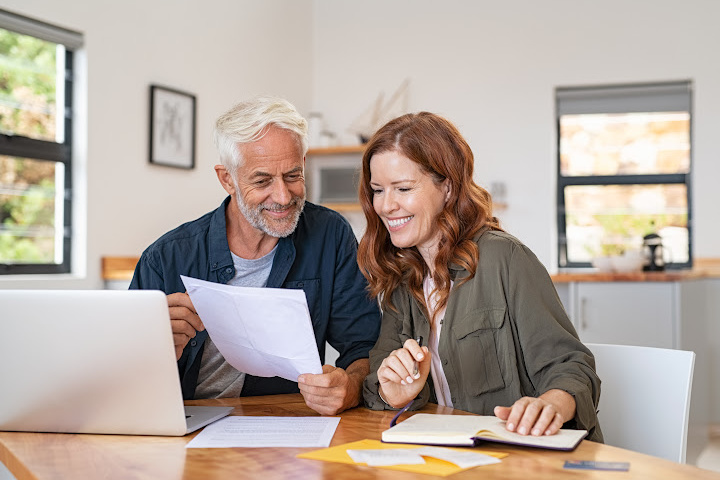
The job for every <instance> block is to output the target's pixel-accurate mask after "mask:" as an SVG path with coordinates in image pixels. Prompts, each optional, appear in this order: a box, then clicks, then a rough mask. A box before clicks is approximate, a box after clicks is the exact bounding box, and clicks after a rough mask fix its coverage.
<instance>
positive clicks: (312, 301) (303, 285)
mask: <svg viewBox="0 0 720 480" xmlns="http://www.w3.org/2000/svg"><path fill="white" fill-rule="evenodd" d="M283 288H292V289H295V290H302V291H304V292H305V298H306V299H307V304H308V310H309V311H310V319H311V320H313V324H314V322H315V319H317V318H320V308H321V305H320V280H319V279H317V278H312V279H309V280H293V281H290V282H285V283H284V284H283ZM316 336H317V332H316Z"/></svg>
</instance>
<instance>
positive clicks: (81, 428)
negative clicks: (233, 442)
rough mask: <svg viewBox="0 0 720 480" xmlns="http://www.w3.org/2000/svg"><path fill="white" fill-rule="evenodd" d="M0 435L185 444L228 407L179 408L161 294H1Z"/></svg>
mask: <svg viewBox="0 0 720 480" xmlns="http://www.w3.org/2000/svg"><path fill="white" fill-rule="evenodd" d="M0 306H1V307H0V311H1V312H2V313H1V314H0V331H2V332H3V333H2V334H3V338H4V339H5V341H4V342H3V345H2V347H0V385H1V386H2V387H0V388H2V392H3V394H2V400H1V401H0V430H12V431H30V432H66V433H116V434H131V435H177V436H180V435H185V434H186V433H190V432H192V431H194V430H197V429H198V428H200V427H202V426H205V425H207V424H208V423H211V422H213V421H215V420H217V419H219V418H222V417H224V416H226V415H228V414H229V413H230V412H231V411H232V407H186V408H184V407H183V400H182V393H181V390H180V380H179V378H178V371H177V364H176V362H175V350H174V347H173V341H172V332H171V328H170V316H169V312H168V307H167V300H166V298H165V294H163V293H162V292H160V291H149V290H145V291H140V290H130V291H117V290H115V291H111V290H0Z"/></svg>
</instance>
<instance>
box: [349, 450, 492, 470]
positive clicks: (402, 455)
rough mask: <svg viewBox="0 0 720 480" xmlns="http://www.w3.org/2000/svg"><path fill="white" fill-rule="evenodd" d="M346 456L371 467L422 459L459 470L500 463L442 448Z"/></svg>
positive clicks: (358, 452)
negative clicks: (430, 459)
mask: <svg viewBox="0 0 720 480" xmlns="http://www.w3.org/2000/svg"><path fill="white" fill-rule="evenodd" d="M347 454H348V455H350V458H352V459H353V461H354V462H356V463H366V464H368V465H370V466H371V467H381V466H389V465H422V464H423V463H425V459H424V458H423V457H433V458H439V459H440V460H445V461H446V462H450V463H454V464H455V465H457V466H458V467H460V468H470V467H478V466H480V465H492V464H494V463H500V459H498V458H495V457H491V456H490V455H485V454H484V453H477V452H470V451H460V450H454V449H452V448H444V447H419V448H397V449H396V448H390V449H380V450H347Z"/></svg>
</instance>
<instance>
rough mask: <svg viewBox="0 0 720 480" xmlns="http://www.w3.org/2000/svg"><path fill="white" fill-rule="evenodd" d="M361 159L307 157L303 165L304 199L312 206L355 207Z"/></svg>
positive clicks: (341, 156) (358, 157) (352, 157)
mask: <svg viewBox="0 0 720 480" xmlns="http://www.w3.org/2000/svg"><path fill="white" fill-rule="evenodd" d="M360 163H361V156H360V155H358V154H337V155H313V156H310V155H308V158H307V160H306V162H305V186H306V188H307V198H308V200H310V201H311V202H312V203H317V204H323V203H358V185H359V182H360V166H361V165H360Z"/></svg>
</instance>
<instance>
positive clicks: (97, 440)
mask: <svg viewBox="0 0 720 480" xmlns="http://www.w3.org/2000/svg"><path fill="white" fill-rule="evenodd" d="M187 403H188V404H192V405H231V406H234V407H235V410H234V412H233V414H234V415H274V416H285V415H288V416H290V415H292V416H314V415H317V414H316V413H315V412H313V411H312V410H310V409H309V408H308V407H307V406H306V405H305V403H304V402H303V400H302V397H301V396H300V395H299V394H294V395H274V396H267V397H247V398H239V399H224V400H200V401H192V402H187ZM422 411H424V412H431V413H432V412H436V413H445V414H450V413H452V414H459V415H462V414H465V413H464V412H461V411H458V410H452V409H450V408H446V407H439V406H437V405H429V406H427V407H426V408H425V409H423V410H422ZM393 413H394V412H390V411H386V412H375V411H371V410H368V409H365V408H362V407H360V408H355V409H352V410H349V411H347V412H344V413H342V414H341V417H342V420H341V421H340V425H339V426H338V429H337V431H336V433H335V436H334V437H333V440H332V443H331V445H339V444H343V443H348V442H352V441H356V440H361V439H365V438H369V439H380V434H381V433H382V431H383V430H385V429H386V428H387V427H388V423H389V422H390V419H391V418H392V416H393ZM405 415H409V414H405ZM193 436H194V434H193V435H188V436H185V437H141V436H124V435H74V434H54V433H23V432H0V461H2V462H3V463H5V465H6V466H7V467H8V469H9V470H10V471H11V472H12V473H13V474H14V475H15V476H16V477H17V479H18V480H25V479H52V478H73V479H75V478H77V479H81V478H82V479H85V478H88V479H90V478H92V479H99V478H108V479H114V478H117V479H124V480H126V479H139V478H142V479H153V480H155V479H195V478H197V479H205V480H210V479H229V478H237V479H245V478H262V479H263V480H272V479H286V478H287V479H320V478H322V479H362V478H372V479H393V480H397V479H399V480H403V479H410V478H421V479H422V478H428V479H429V478H440V477H431V476H429V475H415V474H411V473H404V472H397V471H392V470H387V469H380V468H373V467H365V466H356V465H345V464H340V463H328V462H321V461H317V460H306V459H298V458H295V455H297V454H298V453H300V452H304V451H310V450H314V449H307V448H227V449H186V448H185V444H186V443H187V442H188V441H189V440H190V439H191V438H192V437H193ZM482 448H483V449H486V450H497V451H504V452H508V453H510V455H509V456H508V457H506V458H504V459H503V460H502V463H500V464H497V465H489V466H483V467H477V468H474V469H470V470H465V471H463V472H460V473H457V474H455V475H452V476H451V477H450V478H452V479H463V478H478V477H479V476H482V478H484V479H495V478H502V479H521V480H528V479H529V478H532V479H548V480H550V479H557V478H575V479H577V478H593V479H598V478H608V479H614V480H619V479H621V480H627V479H660V478H661V479H693V480H700V479H706V478H707V479H716V480H717V479H720V474H717V473H713V472H710V471H707V470H702V469H699V468H696V467H692V466H688V465H681V464H678V463H673V462H670V461H667V460H662V459H658V458H654V457H650V456H647V455H642V454H639V453H635V452H631V451H628V450H623V449H620V448H615V447H610V446H607V445H601V444H597V443H594V442H589V441H583V442H582V443H581V444H580V446H579V447H578V448H577V449H576V450H575V451H573V452H554V451H546V450H540V449H531V448H519V447H510V446H506V445H502V446H500V445H498V446H492V445H491V444H485V445H483V447H482ZM570 459H575V460H600V461H613V462H620V461H622V462H630V471H629V472H602V471H580V470H564V469H563V464H564V462H565V460H570Z"/></svg>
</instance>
